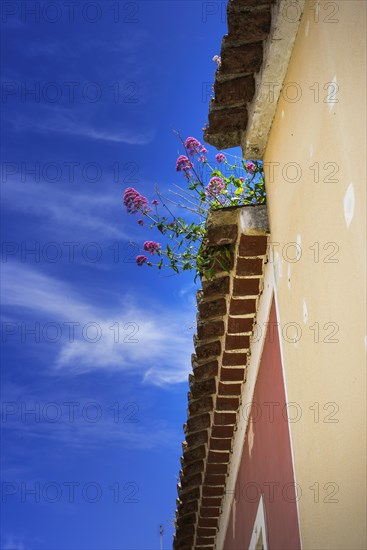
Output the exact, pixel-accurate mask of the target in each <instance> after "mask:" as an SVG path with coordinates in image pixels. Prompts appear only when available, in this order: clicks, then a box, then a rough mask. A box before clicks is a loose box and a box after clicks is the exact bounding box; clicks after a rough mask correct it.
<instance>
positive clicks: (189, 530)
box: [180, 524, 209, 539]
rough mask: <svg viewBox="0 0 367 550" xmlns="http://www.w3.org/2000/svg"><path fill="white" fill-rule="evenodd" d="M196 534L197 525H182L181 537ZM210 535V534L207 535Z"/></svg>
mask: <svg viewBox="0 0 367 550" xmlns="http://www.w3.org/2000/svg"><path fill="white" fill-rule="evenodd" d="M193 535H195V526H194V524H192V525H186V526H185V527H180V539H181V538H182V539H183V538H185V537H192V536H193ZM206 536H209V535H206Z"/></svg>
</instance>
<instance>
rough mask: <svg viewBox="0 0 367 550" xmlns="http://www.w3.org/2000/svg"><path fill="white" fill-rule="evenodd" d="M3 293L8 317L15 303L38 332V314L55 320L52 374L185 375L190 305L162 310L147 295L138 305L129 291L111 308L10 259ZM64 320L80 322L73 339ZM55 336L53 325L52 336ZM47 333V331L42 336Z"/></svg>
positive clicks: (164, 379) (153, 379)
mask: <svg viewBox="0 0 367 550" xmlns="http://www.w3.org/2000/svg"><path fill="white" fill-rule="evenodd" d="M2 294H3V304H4V306H11V307H12V316H13V317H16V312H14V308H18V312H19V315H20V318H22V319H24V312H27V313H28V314H31V315H32V320H33V321H32V322H33V324H34V322H36V321H37V322H40V324H41V333H42V327H43V326H45V324H44V325H42V319H45V320H47V323H50V322H54V323H56V324H57V325H58V327H59V334H60V338H59V340H58V344H57V349H58V352H57V356H56V359H55V361H54V363H53V365H52V367H53V372H55V373H58V374H62V373H64V374H72V375H77V374H81V373H86V372H94V371H98V370H101V369H104V370H107V371H113V372H118V371H128V372H133V373H136V374H139V375H140V376H142V377H143V380H144V381H145V382H147V383H151V384H155V385H160V386H161V385H169V384H175V383H179V382H183V381H185V380H186V379H187V374H188V372H189V371H190V368H191V367H190V365H191V360H190V359H191V353H192V351H193V345H192V334H193V329H192V325H193V321H192V319H193V311H192V308H191V307H188V308H187V307H181V308H180V309H177V308H176V309H172V308H169V309H166V308H162V307H161V306H154V305H152V304H150V305H149V304H147V302H146V299H144V305H141V303H139V304H138V305H137V304H136V301H135V300H134V299H133V298H132V297H129V296H116V299H115V304H116V305H115V306H114V307H113V308H106V307H102V306H95V305H92V304H90V303H89V302H88V301H86V300H84V299H83V298H82V297H81V296H80V294H77V293H76V291H75V290H74V289H72V288H71V287H70V286H69V285H67V284H66V283H64V282H62V281H59V280H57V279H55V278H52V277H49V276H47V275H44V274H42V273H40V272H39V271H36V270H34V269H31V268H29V267H28V266H26V265H24V264H20V265H19V264H12V263H7V264H4V266H3V282H2ZM140 300H141V299H140ZM22 316H23V317H22ZM65 323H78V325H77V326H76V327H75V329H74V338H72V337H70V332H69V327H70V325H66V324H65ZM53 335H54V332H53V331H52V330H51V332H50V338H53ZM47 338H48V335H47V333H46V336H43V339H44V340H43V341H46V340H45V339H47ZM94 339H95V340H96V341H95V342H91V340H94ZM70 340H72V341H70ZM41 343H42V335H41ZM54 345H55V344H54Z"/></svg>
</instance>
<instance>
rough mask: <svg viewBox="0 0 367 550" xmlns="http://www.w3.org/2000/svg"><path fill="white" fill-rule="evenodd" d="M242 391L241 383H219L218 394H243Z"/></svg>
mask: <svg viewBox="0 0 367 550" xmlns="http://www.w3.org/2000/svg"><path fill="white" fill-rule="evenodd" d="M241 393H242V386H241V384H223V383H222V382H220V383H219V386H218V395H241Z"/></svg>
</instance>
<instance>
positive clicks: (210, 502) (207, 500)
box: [201, 497, 222, 508]
mask: <svg viewBox="0 0 367 550" xmlns="http://www.w3.org/2000/svg"><path fill="white" fill-rule="evenodd" d="M221 503H222V499H221V498H218V497H203V498H202V499H201V506H204V507H205V508H217V507H219V506H220V505H221Z"/></svg>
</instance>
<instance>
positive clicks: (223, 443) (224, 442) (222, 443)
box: [210, 437, 232, 451]
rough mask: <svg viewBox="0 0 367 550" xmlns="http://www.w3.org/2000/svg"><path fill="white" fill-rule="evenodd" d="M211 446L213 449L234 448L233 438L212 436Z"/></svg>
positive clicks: (228, 449)
mask: <svg viewBox="0 0 367 550" xmlns="http://www.w3.org/2000/svg"><path fill="white" fill-rule="evenodd" d="M210 448H211V449H212V450H213V451H230V450H231V449H232V440H231V439H219V438H218V439H217V438H214V437H212V438H211V439H210Z"/></svg>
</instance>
